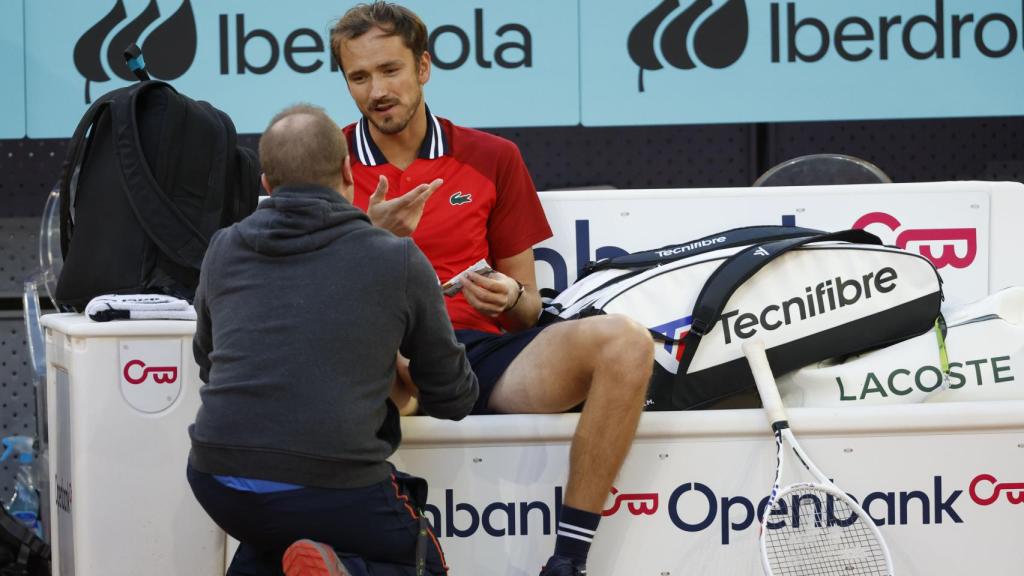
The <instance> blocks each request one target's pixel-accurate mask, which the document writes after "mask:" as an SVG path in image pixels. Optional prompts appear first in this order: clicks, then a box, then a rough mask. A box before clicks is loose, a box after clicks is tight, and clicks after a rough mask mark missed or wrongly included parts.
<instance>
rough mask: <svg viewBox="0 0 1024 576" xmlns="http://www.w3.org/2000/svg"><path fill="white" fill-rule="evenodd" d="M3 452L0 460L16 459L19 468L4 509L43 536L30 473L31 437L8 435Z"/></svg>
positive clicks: (37, 498)
mask: <svg viewBox="0 0 1024 576" xmlns="http://www.w3.org/2000/svg"><path fill="white" fill-rule="evenodd" d="M3 445H4V452H3V454H2V455H0V462H5V461H6V460H7V459H8V458H10V457H12V456H13V457H15V458H16V459H17V462H18V465H19V468H18V475H17V478H16V479H15V481H14V494H13V495H11V498H10V499H9V500H8V501H6V502H4V509H5V510H7V512H8V513H9V514H10V515H11V516H14V517H15V518H16V519H18V520H19V521H21V522H22V523H23V524H25V525H26V526H28V527H29V528H30V529H31V530H32V531H33V532H34V533H35V534H36V536H39V537H40V538H42V537H43V526H42V524H41V523H40V522H39V492H38V491H36V487H35V481H34V480H33V478H34V476H33V474H32V462H33V455H32V438H29V437H28V436H8V437H7V438H4V439H3Z"/></svg>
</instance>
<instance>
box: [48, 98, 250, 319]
mask: <svg viewBox="0 0 1024 576" xmlns="http://www.w3.org/2000/svg"><path fill="white" fill-rule="evenodd" d="M259 175H260V169H259V162H258V159H257V157H256V153H255V152H254V151H252V150H250V149H247V148H242V147H239V146H238V145H237V142H236V133H235V127H234V124H233V123H232V122H231V119H230V118H229V117H228V116H227V114H225V113H224V112H222V111H220V110H218V109H217V108H214V107H213V106H212V105H210V104H209V103H207V102H202V101H196V100H192V99H191V98H188V97H187V96H185V95H183V94H179V93H178V92H177V91H176V90H175V89H174V88H172V87H171V86H170V85H169V84H166V83H164V82H159V81H144V82H139V83H137V84H133V85H131V86H128V87H125V88H121V89H117V90H114V91H112V92H109V93H107V94H105V95H104V96H102V97H100V98H99V99H97V101H96V102H94V103H93V105H92V106H91V107H90V108H89V110H88V111H87V112H86V113H85V116H84V117H83V118H82V120H81V121H80V122H79V124H78V128H77V129H76V130H75V134H74V136H73V137H72V139H71V142H70V145H69V147H68V155H67V159H66V160H65V162H64V168H63V173H62V175H61V181H60V209H61V214H60V232H61V252H62V254H63V256H64V265H63V269H62V270H61V274H60V278H59V279H58V281H57V289H56V300H57V304H58V306H59V307H60V308H61V310H63V311H78V312H81V311H82V310H84V308H85V306H86V304H88V303H89V300H91V299H92V298H93V297H95V296H99V295H101V294H140V293H163V294H169V295H172V296H177V297H179V298H185V299H187V300H189V301H191V300H192V298H193V297H194V295H195V288H196V285H197V283H198V280H199V267H200V265H201V263H202V260H203V255H204V254H205V253H206V248H207V245H208V244H209V240H210V237H211V236H212V235H213V233H214V232H216V231H217V230H218V229H219V228H222V227H225V226H229V225H230V224H232V223H233V222H237V221H238V220H241V219H242V218H244V217H245V216H247V215H249V214H251V213H252V212H253V210H255V209H256V203H257V201H258V199H259Z"/></svg>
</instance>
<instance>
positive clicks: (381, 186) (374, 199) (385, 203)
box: [366, 176, 444, 236]
mask: <svg viewBox="0 0 1024 576" xmlns="http://www.w3.org/2000/svg"><path fill="white" fill-rule="evenodd" d="M443 183H444V180H442V179H440V178H438V179H436V180H434V181H433V182H431V183H430V184H420V185H419V186H417V187H415V188H413V189H412V190H409V191H408V192H406V193H405V194H402V195H401V196H399V197H398V198H392V199H391V200H385V199H384V198H385V197H387V195H388V179H387V178H386V177H384V176H381V177H380V180H379V181H378V182H377V189H376V190H374V191H373V194H372V195H371V196H370V202H369V206H368V207H367V210H366V214H367V215H368V216H369V217H370V222H373V225H374V226H377V227H378V228H384V229H385V230H390V231H391V232H392V233H393V234H395V235H396V236H408V235H410V234H412V233H413V231H415V230H416V226H418V225H419V223H420V218H422V217H423V207H424V206H426V204H427V200H428V199H429V198H430V195H431V194H433V193H434V190H437V189H438V188H440V187H441V184H443Z"/></svg>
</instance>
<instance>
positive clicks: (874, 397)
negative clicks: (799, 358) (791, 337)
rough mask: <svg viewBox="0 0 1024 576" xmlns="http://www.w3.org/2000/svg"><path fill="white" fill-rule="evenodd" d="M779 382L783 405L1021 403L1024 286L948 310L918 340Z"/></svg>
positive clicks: (834, 362)
mask: <svg viewBox="0 0 1024 576" xmlns="http://www.w3.org/2000/svg"><path fill="white" fill-rule="evenodd" d="M943 326H945V327H946V329H945V331H944V332H945V334H944V336H943V337H942V338H940V335H941V334H942V332H943V331H942V330H941V328H942V327H943ZM937 332H938V333H937ZM943 344H944V347H945V351H946V354H945V355H943V353H942V349H943ZM778 384H779V391H780V393H781V394H782V397H783V400H784V402H785V403H786V405H787V406H863V405H869V404H909V403H915V402H957V401H978V400H1022V399H1024V288H1021V287H1014V288H1008V289H1006V290H1003V291H1001V292H997V293H995V294H992V295H991V296H988V297H987V298H985V299H983V300H980V301H978V302H975V303H973V304H968V305H967V306H964V307H962V308H960V309H958V310H955V311H953V312H951V313H947V315H946V318H945V321H944V322H943V323H942V324H940V326H938V327H936V329H933V330H931V331H929V332H927V333H925V334H921V335H920V336H917V337H915V338H911V339H909V340H906V341H904V342H900V343H899V344H894V345H892V346H889V347H886V348H882V349H880V350H873V351H871V352H868V353H865V354H861V355H857V356H853V357H845V358H833V359H829V360H825V361H822V362H819V363H816V364H813V365H810V366H806V367H804V368H801V369H799V370H796V371H794V372H791V373H789V374H787V375H785V376H783V377H781V378H779V379H778Z"/></svg>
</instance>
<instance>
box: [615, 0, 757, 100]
mask: <svg viewBox="0 0 1024 576" xmlns="http://www.w3.org/2000/svg"><path fill="white" fill-rule="evenodd" d="M690 1H692V0H690ZM749 34H750V22H749V19H748V16H747V4H746V0H725V1H724V2H721V1H720V2H712V0H696V1H692V3H690V4H689V5H688V6H686V8H683V7H682V6H681V5H680V3H679V0H662V1H661V3H660V4H658V5H657V6H656V7H655V8H654V10H651V11H650V12H649V13H648V14H647V15H646V16H644V17H643V18H641V19H640V21H639V22H637V23H636V25H635V26H633V30H632V31H630V33H629V40H628V41H627V48H628V49H629V57H630V58H631V59H632V60H633V62H635V63H636V65H637V66H639V67H640V71H639V77H638V79H637V89H638V90H639V91H640V92H643V91H644V70H661V69H662V68H663V67H664V64H663V62H664V63H665V64H668V65H669V66H672V67H674V68H678V69H680V70H692V69H693V68H696V67H697V66H698V65H699V64H703V65H704V66H707V67H708V68H726V67H729V66H732V65H733V64H735V63H736V61H737V60H739V59H740V56H742V55H743V51H744V50H746V48H747V37H748V36H749ZM691 44H692V46H693V50H692V53H691V49H690V46H691Z"/></svg>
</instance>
